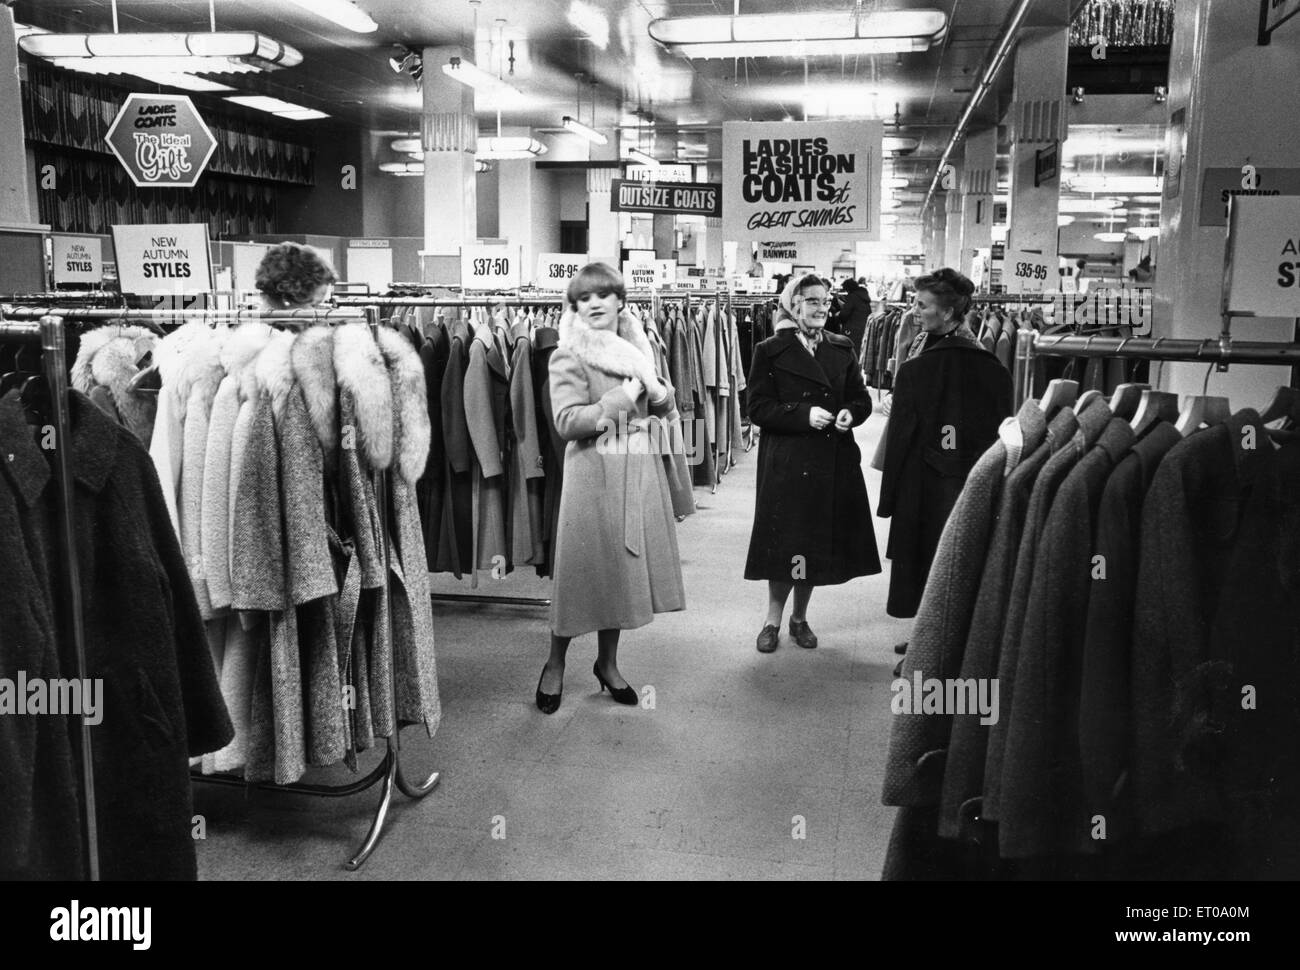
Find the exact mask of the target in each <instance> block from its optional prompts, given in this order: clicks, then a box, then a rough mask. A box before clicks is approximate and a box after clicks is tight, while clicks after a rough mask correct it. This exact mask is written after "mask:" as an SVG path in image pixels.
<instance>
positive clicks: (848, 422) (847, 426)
mask: <svg viewBox="0 0 1300 970" xmlns="http://www.w3.org/2000/svg"><path fill="white" fill-rule="evenodd" d="M852 428H853V412H852V411H850V410H849V409H848V408H842V409H841V410H840V413H839V414H837V415H835V430H836V431H849V430H851V429H852Z"/></svg>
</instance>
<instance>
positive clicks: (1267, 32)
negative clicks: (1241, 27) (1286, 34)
mask: <svg viewBox="0 0 1300 970" xmlns="http://www.w3.org/2000/svg"><path fill="white" fill-rule="evenodd" d="M1298 13H1300V0H1260V11H1259V42H1260V43H1261V44H1269V43H1270V42H1271V41H1272V40H1273V31H1275V30H1277V29H1278V28H1279V27H1281V26H1282V25H1283V24H1284V23H1286V22H1287V21H1288V20H1290V19H1291V18H1292V17H1294V16H1295V15H1296V14H1298Z"/></svg>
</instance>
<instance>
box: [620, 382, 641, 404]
mask: <svg viewBox="0 0 1300 970" xmlns="http://www.w3.org/2000/svg"><path fill="white" fill-rule="evenodd" d="M623 390H625V391H627V396H628V397H630V398H631V399H632V400H633V402H635V401H636V399H637V398H639V397H640V396H641V392H642V391H644V390H645V385H644V384H642V383H641V382H640V381H639V380H637V379H636V378H635V377H628V378H624V380H623Z"/></svg>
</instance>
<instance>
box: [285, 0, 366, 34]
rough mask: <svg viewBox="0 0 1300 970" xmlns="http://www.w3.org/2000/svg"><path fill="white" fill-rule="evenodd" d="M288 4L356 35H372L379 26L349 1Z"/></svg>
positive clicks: (308, 0)
mask: <svg viewBox="0 0 1300 970" xmlns="http://www.w3.org/2000/svg"><path fill="white" fill-rule="evenodd" d="M289 2H290V3H295V4H297V5H298V6H300V7H302V9H303V10H306V11H308V12H310V13H314V14H316V15H317V16H318V17H324V18H325V19H326V20H332V21H334V23H336V24H338V25H339V26H340V27H346V28H347V29H348V30H352V31H355V32H356V33H358V34H373V33H374V32H375V31H376V30H378V29H379V24H377V23H375V22H374V21H373V20H371V19H370V15H369V14H368V13H366V12H365V11H364V10H362V9H360V8H359V7H358V6H357V5H356V4H355V3H351V2H350V0H289Z"/></svg>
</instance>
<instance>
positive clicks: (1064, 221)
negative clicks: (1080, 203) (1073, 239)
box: [1056, 215, 1074, 229]
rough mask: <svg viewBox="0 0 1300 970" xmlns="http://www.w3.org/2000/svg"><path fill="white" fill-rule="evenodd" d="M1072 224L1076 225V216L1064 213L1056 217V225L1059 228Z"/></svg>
mask: <svg viewBox="0 0 1300 970" xmlns="http://www.w3.org/2000/svg"><path fill="white" fill-rule="evenodd" d="M1072 225H1074V216H1064V215H1062V216H1057V217H1056V226H1057V228H1058V229H1063V228H1065V227H1066V226H1072Z"/></svg>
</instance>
